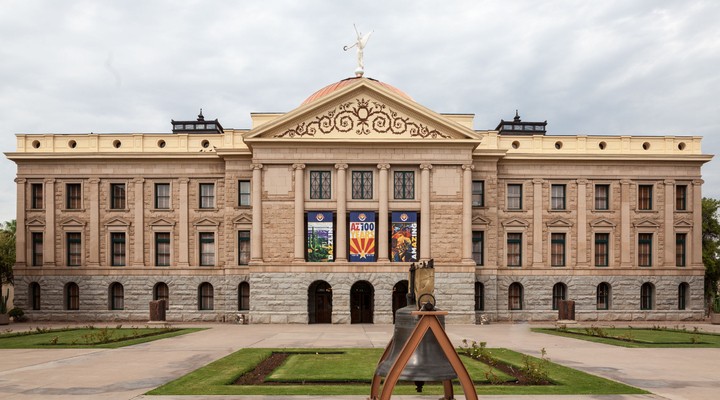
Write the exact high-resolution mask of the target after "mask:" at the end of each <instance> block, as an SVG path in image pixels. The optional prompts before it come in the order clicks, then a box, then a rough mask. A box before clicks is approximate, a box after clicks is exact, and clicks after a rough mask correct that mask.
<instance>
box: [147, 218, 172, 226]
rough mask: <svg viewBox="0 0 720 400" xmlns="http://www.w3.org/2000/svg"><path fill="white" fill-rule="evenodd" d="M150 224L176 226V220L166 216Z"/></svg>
mask: <svg viewBox="0 0 720 400" xmlns="http://www.w3.org/2000/svg"><path fill="white" fill-rule="evenodd" d="M149 225H150V226H175V221H170V220H167V219H165V218H158V219H156V220H154V221H153V222H151V223H150V224H149Z"/></svg>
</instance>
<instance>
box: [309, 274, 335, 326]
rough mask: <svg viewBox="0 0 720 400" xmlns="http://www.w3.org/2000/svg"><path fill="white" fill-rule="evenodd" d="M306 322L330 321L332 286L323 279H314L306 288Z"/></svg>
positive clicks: (327, 322)
mask: <svg viewBox="0 0 720 400" xmlns="http://www.w3.org/2000/svg"><path fill="white" fill-rule="evenodd" d="M308 322H309V323H311V324H330V323H332V287H331V286H330V284H329V283H327V282H325V281H315V282H313V283H312V284H310V287H309V288H308Z"/></svg>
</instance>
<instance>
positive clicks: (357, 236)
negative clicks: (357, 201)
mask: <svg viewBox="0 0 720 400" xmlns="http://www.w3.org/2000/svg"><path fill="white" fill-rule="evenodd" d="M350 261H353V262H373V261H375V213H374V212H351V213H350Z"/></svg>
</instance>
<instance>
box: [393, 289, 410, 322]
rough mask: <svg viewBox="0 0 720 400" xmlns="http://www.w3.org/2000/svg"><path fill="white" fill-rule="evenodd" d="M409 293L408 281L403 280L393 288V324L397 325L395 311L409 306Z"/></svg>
mask: <svg viewBox="0 0 720 400" xmlns="http://www.w3.org/2000/svg"><path fill="white" fill-rule="evenodd" d="M407 292H408V281H407V280H404V279H403V280H401V281H399V282H398V283H396V284H395V286H393V292H392V312H393V324H394V323H395V311H397V310H398V309H400V308H403V307H405V306H407V297H406V296H405V295H407Z"/></svg>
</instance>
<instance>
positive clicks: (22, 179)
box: [15, 178, 27, 185]
mask: <svg viewBox="0 0 720 400" xmlns="http://www.w3.org/2000/svg"><path fill="white" fill-rule="evenodd" d="M25 182H27V179H25V178H15V183H17V184H19V185H22V184H24V183H25Z"/></svg>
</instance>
